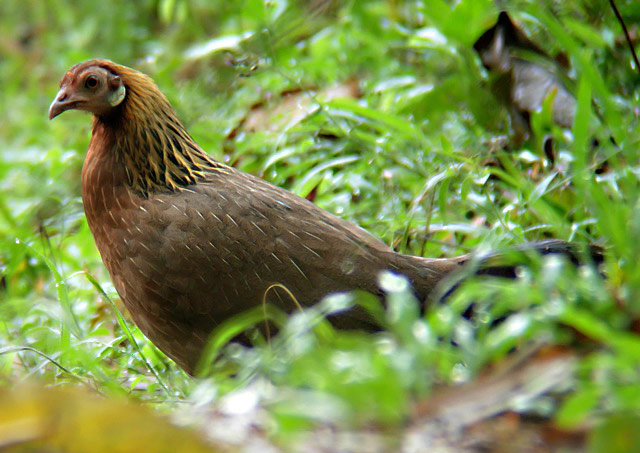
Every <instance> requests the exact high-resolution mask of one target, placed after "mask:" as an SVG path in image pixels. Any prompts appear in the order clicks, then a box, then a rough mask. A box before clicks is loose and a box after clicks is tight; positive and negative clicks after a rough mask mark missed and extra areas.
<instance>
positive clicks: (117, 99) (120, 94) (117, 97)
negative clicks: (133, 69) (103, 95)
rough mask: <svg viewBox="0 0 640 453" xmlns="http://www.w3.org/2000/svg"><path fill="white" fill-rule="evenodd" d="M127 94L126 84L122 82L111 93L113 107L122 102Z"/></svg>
mask: <svg viewBox="0 0 640 453" xmlns="http://www.w3.org/2000/svg"><path fill="white" fill-rule="evenodd" d="M126 94H127V89H126V88H125V87H124V84H123V83H121V84H120V86H119V87H118V89H117V90H116V91H114V92H113V93H111V94H110V95H109V104H111V107H115V106H116V105H118V104H120V103H121V102H122V100H123V99H124V96H125V95H126Z"/></svg>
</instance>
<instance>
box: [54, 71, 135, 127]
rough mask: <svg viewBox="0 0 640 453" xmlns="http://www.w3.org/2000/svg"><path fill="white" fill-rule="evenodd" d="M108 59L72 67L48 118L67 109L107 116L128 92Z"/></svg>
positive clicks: (64, 79)
mask: <svg viewBox="0 0 640 453" xmlns="http://www.w3.org/2000/svg"><path fill="white" fill-rule="evenodd" d="M115 67H116V65H114V64H113V63H111V62H110V61H106V60H89V61H85V62H84V63H80V64H77V65H75V66H74V67H72V68H71V69H69V71H67V73H66V74H65V75H64V77H63V78H62V80H61V81H60V91H58V94H56V97H55V99H54V100H53V102H52V103H51V106H50V107H49V119H53V118H55V117H56V116H58V115H60V114H61V113H62V112H64V111H66V110H72V109H76V110H84V111H86V112H90V113H93V114H94V115H95V116H97V117H105V116H108V115H109V113H111V112H112V111H113V110H114V109H115V108H116V107H117V106H119V105H120V104H121V103H122V101H123V100H124V98H125V96H126V95H127V88H126V86H125V84H124V82H123V80H122V78H121V77H120V75H118V74H117V73H116V72H114V70H113V69H114V68H115Z"/></svg>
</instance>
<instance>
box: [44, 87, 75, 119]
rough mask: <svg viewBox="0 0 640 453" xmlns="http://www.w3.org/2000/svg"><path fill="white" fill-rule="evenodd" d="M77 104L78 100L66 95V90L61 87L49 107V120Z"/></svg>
mask: <svg viewBox="0 0 640 453" xmlns="http://www.w3.org/2000/svg"><path fill="white" fill-rule="evenodd" d="M77 104H78V99H75V97H74V96H73V95H70V94H69V93H68V88H67V87H66V86H63V87H62V88H60V91H58V94H56V97H55V98H54V99H53V102H52V103H51V105H50V106H49V119H50V120H52V119H54V118H55V117H56V116H58V115H60V114H61V113H62V112H64V111H65V110H69V109H72V108H74V107H76V105H77Z"/></svg>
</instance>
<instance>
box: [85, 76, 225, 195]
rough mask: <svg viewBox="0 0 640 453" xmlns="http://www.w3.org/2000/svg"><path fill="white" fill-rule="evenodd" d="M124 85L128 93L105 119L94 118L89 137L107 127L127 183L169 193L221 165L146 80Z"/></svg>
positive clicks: (137, 189)
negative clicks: (206, 151) (200, 144)
mask: <svg viewBox="0 0 640 453" xmlns="http://www.w3.org/2000/svg"><path fill="white" fill-rule="evenodd" d="M137 82H138V83H131V81H130V84H129V85H128V86H127V95H126V96H127V97H126V98H125V101H123V103H122V105H121V106H119V107H118V109H117V111H114V112H112V114H111V115H109V116H108V117H95V119H94V131H93V135H94V137H95V136H98V135H99V134H97V132H98V131H97V129H106V132H108V133H109V135H110V136H111V138H112V146H113V149H114V150H115V160H116V162H118V163H119V164H121V165H122V166H123V167H124V169H125V172H126V175H127V182H128V185H129V186H130V187H131V189H133V190H134V191H135V192H137V193H138V194H140V195H142V196H145V197H146V196H148V195H149V193H151V192H172V191H177V190H180V189H181V188H184V187H187V186H190V185H193V184H196V183H198V182H200V181H203V180H204V179H206V174H207V173H208V172H210V171H212V170H216V169H223V168H225V165H224V164H221V163H219V162H216V161H214V160H213V159H211V158H210V157H209V156H208V155H207V154H206V153H205V152H204V151H203V150H202V149H201V148H200V147H199V146H198V144H197V143H196V142H195V141H194V140H193V138H191V136H190V135H189V134H188V133H187V131H186V129H185V128H184V126H183V125H182V123H181V122H180V120H179V119H178V117H177V116H176V114H175V112H174V110H173V108H172V107H171V104H169V101H168V100H167V99H166V98H165V97H164V95H163V94H162V93H161V92H160V91H159V90H158V89H157V88H156V87H155V85H154V84H153V82H151V80H150V79H148V80H144V79H143V80H142V81H137Z"/></svg>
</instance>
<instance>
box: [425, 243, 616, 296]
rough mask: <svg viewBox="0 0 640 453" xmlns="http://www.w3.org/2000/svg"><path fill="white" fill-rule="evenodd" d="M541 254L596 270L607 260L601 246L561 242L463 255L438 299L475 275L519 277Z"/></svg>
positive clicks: (441, 289) (439, 289) (458, 259)
mask: <svg viewBox="0 0 640 453" xmlns="http://www.w3.org/2000/svg"><path fill="white" fill-rule="evenodd" d="M540 255H542V256H546V255H561V256H564V257H566V258H567V259H568V260H569V261H571V262H572V263H573V264H574V265H576V266H578V265H583V264H584V265H594V266H596V267H597V266H599V265H600V264H601V263H602V262H603V260H604V256H603V249H602V248H601V247H599V246H596V245H585V246H583V245H581V244H576V243H571V242H566V241H561V240H548V241H541V242H530V243H527V244H522V245H518V246H515V247H512V248H509V249H507V250H504V251H499V252H491V253H488V254H486V255H477V254H469V255H464V256H461V257H458V258H456V260H457V262H458V264H460V266H461V267H460V270H459V271H456V272H453V273H451V274H449V275H448V276H447V277H445V278H444V279H443V280H442V281H441V282H440V284H439V285H438V286H439V288H438V289H437V290H436V292H435V294H434V296H435V300H440V301H442V300H444V299H446V298H447V297H448V296H449V295H451V293H452V292H453V291H454V290H455V289H456V288H457V287H458V286H459V285H460V283H462V282H463V281H464V280H465V279H467V278H469V277H472V276H474V275H490V276H494V277H505V278H516V276H517V268H518V267H519V266H523V265H526V264H527V263H533V262H535V260H536V259H537V258H539V257H540Z"/></svg>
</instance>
